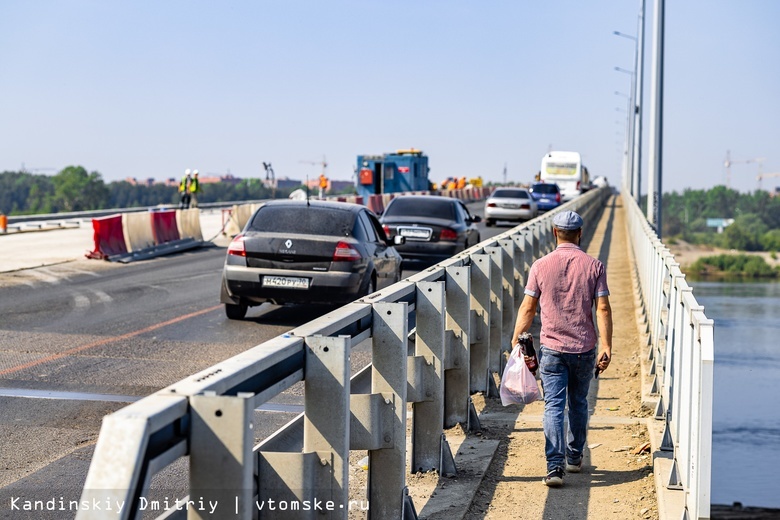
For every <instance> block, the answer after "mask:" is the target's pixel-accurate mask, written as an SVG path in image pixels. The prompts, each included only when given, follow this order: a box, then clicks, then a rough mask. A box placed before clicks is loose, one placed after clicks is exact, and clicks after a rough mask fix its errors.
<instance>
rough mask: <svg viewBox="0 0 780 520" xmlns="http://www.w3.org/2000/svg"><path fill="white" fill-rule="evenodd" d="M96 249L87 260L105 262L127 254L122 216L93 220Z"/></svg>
mask: <svg viewBox="0 0 780 520" xmlns="http://www.w3.org/2000/svg"><path fill="white" fill-rule="evenodd" d="M92 229H93V230H94V231H95V233H94V241H95V249H93V250H92V251H91V252H89V253H87V255H86V256H87V258H96V259H100V260H105V259H106V258H108V257H109V256H113V255H120V254H124V253H127V245H126V243H125V235H124V226H123V219H122V215H112V216H110V217H102V218H94V219H92Z"/></svg>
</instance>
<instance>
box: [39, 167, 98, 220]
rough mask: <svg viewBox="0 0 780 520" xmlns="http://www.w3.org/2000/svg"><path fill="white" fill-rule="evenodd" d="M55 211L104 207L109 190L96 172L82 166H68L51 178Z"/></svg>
mask: <svg viewBox="0 0 780 520" xmlns="http://www.w3.org/2000/svg"><path fill="white" fill-rule="evenodd" d="M52 182H53V183H54V196H53V204H52V206H53V207H54V208H55V210H56V211H65V212H67V211H87V210H93V209H101V208H105V207H107V205H108V200H109V198H108V196H109V192H108V189H107V188H106V185H105V183H103V179H102V178H101V176H100V174H99V173H98V172H92V173H87V170H85V169H84V167H82V166H68V167H67V168H65V169H64V170H62V171H60V172H59V173H58V174H57V175H55V176H54V177H53V178H52Z"/></svg>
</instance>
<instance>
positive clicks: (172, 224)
mask: <svg viewBox="0 0 780 520" xmlns="http://www.w3.org/2000/svg"><path fill="white" fill-rule="evenodd" d="M151 223H152V235H154V243H155V244H156V245H160V244H165V243H168V242H174V241H176V240H179V239H180V238H181V237H180V236H179V227H178V225H177V224H176V211H155V212H153V213H152V214H151Z"/></svg>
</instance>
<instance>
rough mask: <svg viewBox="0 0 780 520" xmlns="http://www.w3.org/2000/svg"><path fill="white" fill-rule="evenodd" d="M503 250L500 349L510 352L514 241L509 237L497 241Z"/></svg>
mask: <svg viewBox="0 0 780 520" xmlns="http://www.w3.org/2000/svg"><path fill="white" fill-rule="evenodd" d="M498 244H499V246H501V249H502V251H503V254H502V260H501V271H502V274H503V276H504V290H503V294H502V298H503V302H502V305H501V307H502V311H503V312H502V313H501V351H502V352H503V351H506V352H511V350H512V344H513V343H514V339H513V338H512V332H513V331H514V330H515V310H516V308H515V243H514V241H512V240H510V239H503V240H499V241H498Z"/></svg>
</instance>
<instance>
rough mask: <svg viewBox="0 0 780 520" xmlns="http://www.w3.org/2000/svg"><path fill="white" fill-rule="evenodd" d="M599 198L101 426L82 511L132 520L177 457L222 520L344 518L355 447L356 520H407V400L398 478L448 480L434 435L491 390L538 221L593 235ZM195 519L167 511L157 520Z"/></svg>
mask: <svg viewBox="0 0 780 520" xmlns="http://www.w3.org/2000/svg"><path fill="white" fill-rule="evenodd" d="M608 195H609V191H608V190H607V189H599V190H594V191H592V192H589V193H588V194H586V195H584V196H583V197H580V198H578V199H576V200H574V201H571V202H569V203H567V204H565V205H564V206H561V208H560V210H556V211H554V212H551V213H548V214H545V215H543V216H541V217H538V218H536V219H534V220H533V221H531V222H529V223H526V224H524V225H521V226H518V227H516V228H514V229H512V230H509V231H507V232H505V233H503V234H501V235H498V236H496V237H494V238H492V239H489V240H486V241H484V242H482V243H480V244H477V245H476V246H474V247H472V248H470V249H469V250H466V251H464V252H463V253H461V254H458V255H457V256H455V257H453V258H451V259H449V260H447V261H444V262H441V263H439V264H437V265H436V266H433V267H432V268H430V269H427V270H425V271H422V272H420V273H418V274H416V275H415V276H413V277H410V278H408V279H406V280H403V281H401V282H398V283H396V284H394V285H392V286H391V287H388V288H387V289H384V290H382V291H380V292H377V293H374V294H371V295H369V296H367V297H365V298H363V299H361V300H358V301H356V302H354V303H350V304H348V305H346V306H344V307H341V308H339V309H336V310H334V311H332V312H330V313H329V314H326V315H324V316H322V317H320V318H318V319H316V320H314V321H312V322H310V323H307V324H305V325H302V326H300V327H298V328H296V329H294V330H292V331H291V332H289V333H287V334H283V335H281V336H278V337H276V338H273V339H271V340H269V341H267V342H265V343H262V344H261V345H258V346H256V347H254V348H251V349H249V350H247V351H245V352H243V353H241V354H239V355H237V356H235V357H233V358H230V359H228V360H225V361H223V362H221V363H218V364H216V365H214V366H212V367H210V368H208V369H206V370H204V371H202V372H199V373H198V374H195V375H193V376H191V377H188V378H186V379H184V380H182V381H179V382H178V383H176V384H173V385H171V386H170V387H168V388H164V389H162V390H160V391H158V392H156V393H155V394H152V395H151V396H149V397H146V398H144V399H142V400H141V401H138V402H136V403H133V404H131V405H129V406H128V407H126V408H123V409H121V410H119V411H117V412H115V413H113V414H110V415H108V416H106V417H105V418H104V420H103V425H102V427H101V430H100V436H99V438H98V442H97V445H96V447H95V452H94V455H93V458H92V463H91V465H90V469H89V472H88V474H87V479H86V482H85V485H84V489H83V493H82V497H81V502H82V503H86V504H89V503H94V502H95V501H97V502H100V503H104V502H105V501H110V502H111V503H123V504H126V505H127V506H126V507H125V508H123V509H122V510H121V511H119V512H118V514H117V518H122V519H130V518H140V516H141V515H142V512H141V511H140V510H139V505H140V503H141V500H142V498H143V497H145V496H147V494H148V493H149V489H150V482H151V479H152V477H153V476H154V475H155V474H156V473H157V472H159V471H160V470H161V469H163V468H165V467H166V466H168V465H169V464H171V463H172V462H174V461H175V460H177V459H179V458H180V457H183V456H185V455H188V456H189V498H188V499H189V500H194V501H196V502H199V503H205V504H219V505H220V506H219V507H222V506H224V507H226V508H229V510H223V511H225V514H224V517H227V516H228V515H229V517H230V518H243V519H249V518H255V517H260V518H264V517H265V516H263V515H262V513H261V512H258V511H257V508H256V507H255V501H258V502H263V501H266V500H268V499H273V500H275V501H277V503H282V502H284V503H286V504H288V505H290V504H293V505H294V504H298V506H299V507H303V508H305V507H306V505H307V504H308V506H309V509H310V510H309V511H305V510H301V511H300V512H299V513H300V514H297V515H296V516H295V517H296V518H308V517H313V516H317V518H320V513H325V514H327V515H328V517H330V518H341V519H346V518H347V515H348V509H349V507H347V506H348V498H349V497H348V490H349V481H348V460H349V450H367V451H368V453H369V477H368V483H369V484H368V501H369V504H370V513H369V514H370V518H374V519H376V518H380V519H385V518H388V519H389V518H392V519H398V518H404V519H411V518H416V512H415V511H414V505H413V504H412V502H411V499H410V498H409V497H408V495H407V494H406V492H405V490H406V471H407V470H406V457H407V452H406V419H407V417H406V414H407V405H406V403H413V404H412V410H413V416H414V421H413V422H412V433H411V441H412V442H411V447H412V448H411V453H410V457H411V459H410V467H411V468H412V471H417V470H423V471H426V470H431V469H433V470H436V471H438V472H439V473H440V474H442V473H447V472H449V471H451V470H452V469H453V467H454V460H453V457H452V453H451V452H450V450H449V446H448V444H447V442H446V439H445V438H444V435H443V429H444V428H448V427H451V426H455V425H456V424H457V423H461V424H466V425H468V424H469V423H471V427H475V425H474V424H473V423H474V422H475V418H476V415H475V414H474V413H473V412H474V410H473V406H472V405H471V399H470V395H471V394H472V393H475V392H489V391H490V390H491V387H493V390H494V391H495V388H494V386H495V383H494V382H493V381H494V379H493V374H494V373H495V372H500V371H501V368H502V359H503V353H504V351H507V350H508V347H509V345H510V335H511V333H512V330H513V328H514V317H515V311H516V308H517V305H518V303H519V301H520V298H521V297H522V294H523V287H524V284H525V281H526V276H527V272H528V269H529V268H530V265H531V263H532V262H533V261H534V260H535V259H537V258H539V257H541V256H543V255H544V254H546V253H547V252H549V251H551V250H552V249H553V248H554V245H555V244H554V238H553V235H552V231H551V227H552V226H551V219H552V218H553V216H554V215H555V213H557V212H558V211H563V210H565V209H573V210H577V211H579V212H580V213H581V214H582V215H583V218H585V219H586V222H591V223H593V224H595V221H596V217H597V216H598V214H599V212H600V211H601V210H602V209H603V205H604V204H603V202H604V199H605V198H606V197H607V196H608ZM364 341H371V345H372V363H371V365H369V366H367V367H366V368H365V369H363V370H362V371H360V372H359V373H358V374H356V375H355V376H353V377H352V378H351V379H350V378H349V371H350V366H349V354H350V350H351V348H352V347H353V346H355V345H358V344H360V343H361V342H364ZM300 381H303V382H304V385H305V397H304V400H305V412H304V413H303V414H301V415H300V416H299V417H297V418H296V419H295V420H293V421H291V422H290V423H289V424H288V425H287V426H286V427H284V428H282V429H281V430H279V431H277V432H276V433H275V434H273V435H271V436H270V437H268V438H267V439H265V440H264V441H263V442H262V443H260V444H259V445H258V446H253V445H252V444H253V435H252V427H253V425H252V419H253V410H254V409H256V408H257V407H259V406H260V405H261V404H262V403H265V402H266V401H268V400H269V399H271V398H272V397H274V396H276V395H277V394H279V393H280V392H282V391H283V390H285V389H287V388H289V387H291V386H292V385H293V384H295V383H298V382H300ZM318 500H319V501H320V504H321V505H322V504H326V505H325V506H324V507H326V510H325V511H316V510H314V509H313V507H312V506H313V505H315V504H316V503H317V501H318ZM327 504H330V505H331V507H332V509H331V510H327ZM200 514H201V513H200V512H199V511H197V510H193V509H190V510H189V511H187V510H186V508H180V509H177V508H175V507H172V508H171V509H169V510H168V511H167V512H165V513H163V514H162V515H161V516H159V517H157V518H168V519H170V518H202V516H200ZM204 515H205V513H204ZM204 517H205V516H204ZM212 517H213V516H212ZM216 517H223V516H221V515H220V514H219V513H217V516H216ZM269 517H273V516H269ZM76 518H77V519H78V520H87V519H97V518H102V516H101V512H100V511H96V510H89V509H85V510H81V511H79V513H78V514H77V516H76Z"/></svg>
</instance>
